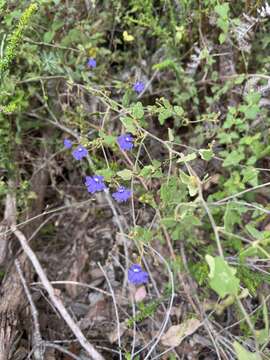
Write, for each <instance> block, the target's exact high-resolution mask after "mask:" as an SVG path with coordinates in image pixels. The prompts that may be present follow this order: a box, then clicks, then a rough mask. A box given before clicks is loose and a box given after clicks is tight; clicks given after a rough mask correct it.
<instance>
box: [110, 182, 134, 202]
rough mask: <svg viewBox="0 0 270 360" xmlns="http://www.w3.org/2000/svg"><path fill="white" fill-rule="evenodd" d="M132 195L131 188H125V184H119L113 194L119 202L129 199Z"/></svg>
mask: <svg viewBox="0 0 270 360" xmlns="http://www.w3.org/2000/svg"><path fill="white" fill-rule="evenodd" d="M130 196H131V190H129V189H127V188H125V187H124V186H119V188H118V189H117V191H116V192H115V193H113V194H112V197H113V198H114V199H115V200H116V201H117V202H119V203H120V202H124V201H127V200H128V199H129V198H130Z"/></svg>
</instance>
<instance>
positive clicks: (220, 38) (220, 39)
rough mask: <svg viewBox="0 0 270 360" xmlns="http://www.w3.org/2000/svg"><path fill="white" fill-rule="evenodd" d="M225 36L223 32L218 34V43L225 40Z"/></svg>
mask: <svg viewBox="0 0 270 360" xmlns="http://www.w3.org/2000/svg"><path fill="white" fill-rule="evenodd" d="M226 38H227V35H226V34H224V33H222V34H220V35H219V37H218V41H219V43H220V44H223V43H224V42H225V41H226Z"/></svg>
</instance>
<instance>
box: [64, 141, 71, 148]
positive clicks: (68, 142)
mask: <svg viewBox="0 0 270 360" xmlns="http://www.w3.org/2000/svg"><path fill="white" fill-rule="evenodd" d="M64 147H65V148H66V149H70V148H72V142H71V141H70V140H69V139H64Z"/></svg>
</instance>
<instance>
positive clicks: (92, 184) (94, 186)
mask: <svg viewBox="0 0 270 360" xmlns="http://www.w3.org/2000/svg"><path fill="white" fill-rule="evenodd" d="M85 185H86V187H87V190H88V192H90V193H91V194H94V193H95V192H98V191H103V190H105V189H106V186H105V184H104V177H103V176H100V175H94V176H86V178H85Z"/></svg>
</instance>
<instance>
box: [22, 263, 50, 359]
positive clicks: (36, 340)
mask: <svg viewBox="0 0 270 360" xmlns="http://www.w3.org/2000/svg"><path fill="white" fill-rule="evenodd" d="M15 267H16V269H17V272H18V274H19V277H20V279H21V282H22V285H23V289H24V291H25V295H26V297H27V300H28V301H29V304H30V308H31V313H32V317H33V323H34V335H33V348H34V349H35V350H34V357H35V359H36V360H40V359H43V355H44V348H43V346H42V337H41V334H40V327H39V322H38V311H37V308H36V305H35V303H34V301H33V299H32V296H31V294H30V291H29V289H28V286H27V284H26V280H25V278H24V276H23V273H22V269H21V265H20V262H19V260H17V259H16V260H15Z"/></svg>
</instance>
